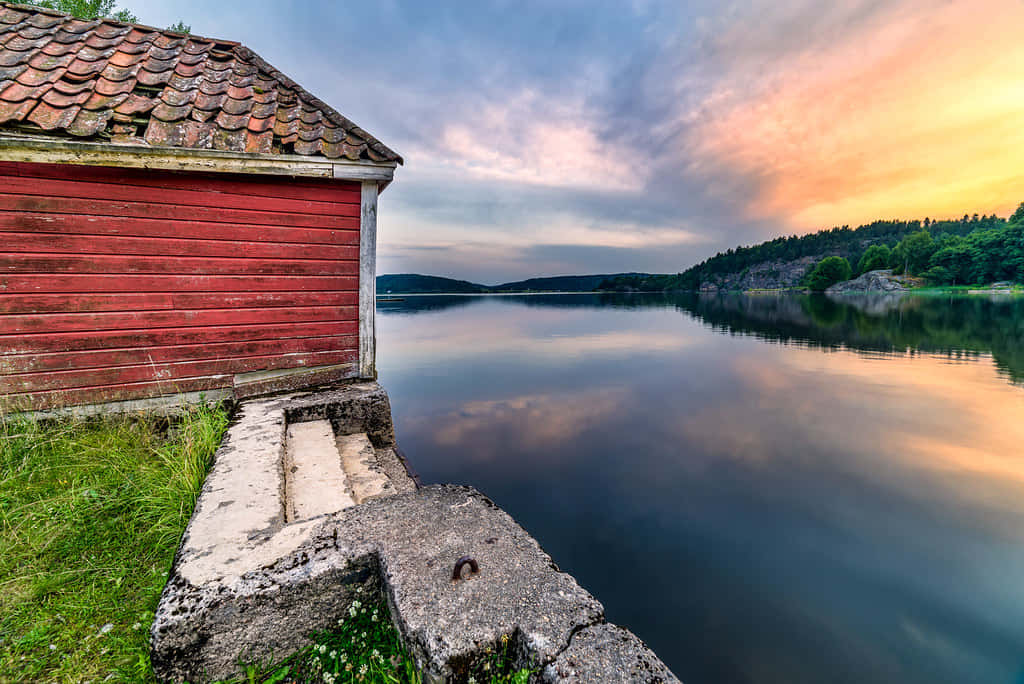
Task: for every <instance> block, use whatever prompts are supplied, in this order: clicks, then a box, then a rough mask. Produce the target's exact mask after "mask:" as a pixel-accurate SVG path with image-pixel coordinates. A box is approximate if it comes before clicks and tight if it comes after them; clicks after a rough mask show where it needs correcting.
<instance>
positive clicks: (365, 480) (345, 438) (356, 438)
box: [335, 432, 398, 504]
mask: <svg viewBox="0 0 1024 684" xmlns="http://www.w3.org/2000/svg"><path fill="white" fill-rule="evenodd" d="M335 443H336V444H337V452H338V453H339V454H340V455H341V467H342V468H343V469H344V471H345V477H346V480H347V482H348V486H349V487H350V488H351V490H352V498H353V499H355V502H356V503H357V504H361V503H363V502H365V501H369V500H370V499H379V498H382V497H385V496H394V495H395V494H397V493H398V492H397V490H396V489H395V486H394V485H393V484H392V483H391V480H390V479H389V478H388V476H387V473H385V472H384V469H383V468H382V467H381V465H380V463H379V462H378V460H377V452H376V450H375V449H374V448H373V444H371V443H370V439H369V438H368V437H367V436H366V433H365V432H360V433H357V434H354V435H338V437H337V439H336V442H335Z"/></svg>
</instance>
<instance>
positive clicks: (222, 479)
mask: <svg viewBox="0 0 1024 684" xmlns="http://www.w3.org/2000/svg"><path fill="white" fill-rule="evenodd" d="M325 400H326V401H336V402H347V403H348V404H357V403H359V402H362V401H366V402H367V403H368V404H370V406H369V407H367V406H364V407H362V408H360V407H356V406H352V405H349V406H329V407H318V406H317V405H316V404H315V397H312V398H311V397H309V396H304V397H294V396H292V397H280V398H276V399H268V400H262V401H254V402H249V403H247V404H246V405H244V406H243V414H242V419H241V420H240V421H239V422H238V423H237V424H236V425H234V426H233V427H232V428H231V430H230V431H229V434H228V438H227V440H226V441H225V443H224V444H223V445H222V446H221V448H220V449H219V450H218V453H217V456H216V461H215V464H214V466H213V470H212V471H211V474H210V476H209V477H208V478H207V483H206V485H205V486H204V490H203V493H202V495H201V497H200V501H199V505H198V506H197V509H196V513H195V515H194V516H193V519H192V521H191V522H190V523H189V527H188V530H187V532H186V535H185V538H184V540H183V543H182V547H181V549H180V550H179V553H178V556H177V558H176V560H175V563H174V567H173V569H172V573H171V577H170V580H169V581H168V584H167V587H166V588H165V589H164V593H163V595H162V597H161V601H160V605H159V607H158V608H157V614H156V616H155V619H154V622H153V626H152V628H151V637H152V654H151V656H152V663H153V668H154V671H155V673H156V674H157V676H158V677H160V678H162V679H171V680H176V681H182V680H189V681H193V682H200V681H208V680H211V679H215V678H222V677H227V676H230V675H232V674H235V673H236V672H237V671H238V662H239V660H240V659H241V660H244V661H249V662H252V661H256V660H262V661H266V660H268V659H271V658H273V657H283V656H284V655H287V654H288V653H290V652H293V651H294V650H297V649H298V648H301V647H302V646H304V645H306V643H307V635H308V634H310V633H311V632H313V631H316V630H321V629H326V628H328V627H330V626H331V625H333V624H335V623H336V621H337V619H338V618H340V617H342V616H343V615H344V614H345V612H346V611H347V609H348V607H349V606H350V604H351V602H352V600H353V599H354V598H355V596H356V594H355V590H356V588H357V587H363V589H364V590H365V591H370V592H381V593H382V594H383V595H384V596H385V597H386V598H387V600H388V602H389V604H390V607H391V612H392V616H393V618H394V620H395V622H396V626H397V627H398V629H399V632H400V634H401V635H402V638H403V640H404V642H405V643H406V645H407V646H408V647H409V649H410V651H411V652H412V653H413V655H414V656H415V657H416V659H417V662H418V664H419V665H420V666H421V667H422V668H423V669H424V671H425V673H426V675H427V681H438V680H445V679H448V680H453V681H461V680H463V679H464V677H465V674H466V672H467V671H468V669H469V667H470V665H471V663H472V662H473V661H474V660H475V659H476V658H479V657H481V655H482V652H483V650H484V649H485V648H487V647H489V646H495V645H497V644H498V643H499V642H500V641H501V638H502V636H503V635H508V636H509V637H510V638H511V644H512V646H513V648H512V655H513V657H514V659H515V664H516V666H517V667H520V666H529V667H543V666H545V665H549V664H553V665H552V666H553V667H555V668H556V669H554V670H552V672H554V673H556V674H557V673H558V672H559V671H560V670H558V669H557V668H558V667H559V666H560V664H562V663H563V659H564V657H565V654H573V655H572V657H573V658H574V660H573V661H572V663H573V664H570V665H567V667H569V668H570V670H571V671H573V672H577V671H579V672H592V671H594V670H585V669H580V668H581V666H580V665H578V664H577V663H578V662H582V663H586V662H589V661H587V658H588V656H587V653H589V652H590V651H593V653H594V658H604V659H605V661H607V662H609V663H612V664H613V666H614V667H619V668H620V669H621V668H625V665H624V664H623V663H626V662H627V661H629V659H630V658H634V657H640V656H641V655H643V654H646V655H643V659H642V660H643V662H644V663H655V664H657V663H659V661H657V658H656V657H655V656H654V655H653V654H652V653H650V652H649V651H647V650H646V649H645V648H644V647H643V645H642V644H640V642H639V640H635V638H634V640H633V641H630V640H628V639H627V640H614V641H613V640H610V639H603V640H600V639H599V640H595V641H594V644H590V641H588V640H587V638H586V637H585V638H584V640H582V641H577V639H578V638H579V636H580V635H581V634H582V635H587V634H589V632H588V631H587V630H588V629H591V628H593V627H595V626H598V625H602V624H603V623H604V617H603V613H604V611H603V608H602V606H601V604H600V603H599V602H598V601H597V600H596V599H595V598H594V597H593V596H591V595H590V594H589V593H587V592H586V591H585V590H584V589H583V588H581V587H580V586H579V585H578V584H577V583H576V581H575V579H573V577H572V576H570V575H568V574H566V573H563V572H561V571H559V569H558V567H557V566H556V565H555V564H554V563H553V562H552V560H551V558H550V557H549V556H548V555H547V554H546V553H544V552H543V551H542V550H541V548H540V546H539V545H538V544H537V542H536V541H535V540H534V539H533V538H532V537H530V535H529V534H527V533H526V531H525V530H523V528H522V527H520V526H519V525H518V524H517V523H516V522H515V521H514V520H513V519H512V518H511V517H510V516H509V515H508V514H507V513H505V512H504V511H502V510H501V509H499V508H498V507H497V506H495V505H494V503H492V502H491V501H490V500H489V499H487V498H486V497H485V496H483V495H482V494H480V493H479V492H477V491H476V490H474V489H472V488H469V487H457V486H452V485H436V486H431V487H426V488H423V489H418V490H416V489H411V490H408V491H405V492H403V493H399V494H396V495H393V496H388V497H384V498H371V499H370V500H368V501H367V502H365V503H363V504H361V505H356V506H353V507H350V508H347V509H344V510H341V511H338V512H335V513H331V514H328V515H321V516H319V517H316V518H313V519H310V520H304V521H298V522H294V523H290V524H286V523H285V522H284V514H283V511H284V504H283V503H282V500H283V497H282V490H283V489H284V484H283V481H284V473H283V468H282V467H275V465H274V464H275V463H277V464H281V463H283V460H282V451H283V449H284V445H283V440H284V434H285V433H286V430H287V427H286V425H285V416H288V415H291V416H292V419H305V420H307V421H312V420H321V421H322V420H327V419H329V420H331V422H332V424H333V425H334V429H335V430H339V428H340V429H341V430H345V431H347V432H340V431H339V432H338V434H339V435H344V434H351V433H358V432H367V433H368V434H370V435H371V436H370V438H369V439H370V440H374V439H376V443H375V444H374V445H373V447H370V446H369V444H368V442H367V439H366V438H363V444H362V445H361V446H360V448H359V453H360V454H361V456H362V458H370V454H371V453H376V454H383V455H390V456H391V457H393V458H394V462H393V463H392V464H391V465H390V466H388V467H386V468H385V470H389V469H394V468H395V467H396V465H398V464H397V457H395V452H394V449H393V432H392V430H391V428H390V421H388V424H387V425H383V424H381V423H380V422H379V421H378V419H379V417H380V412H381V411H382V410H385V409H386V410H387V411H388V413H387V415H388V416H390V408H389V407H388V405H387V396H386V395H385V394H383V391H381V390H380V389H379V388H378V387H377V386H376V385H365V386H362V387H361V388H359V389H354V388H346V389H345V390H344V391H340V392H334V393H331V394H330V397H329V398H325ZM374 407H375V408H374ZM382 407H383V408H382ZM289 412H291V413H289ZM291 427H294V424H293V425H292V426H291ZM310 429H312V430H319V432H320V433H323V432H324V430H325V428H323V426H318V427H316V428H310ZM324 437H326V435H325V434H319V438H320V440H321V441H322V440H323V438H324ZM389 440H391V442H390V443H389ZM352 441H353V443H356V442H359V440H352ZM374 447H375V448H374ZM410 486H411V480H408V481H407V482H406V483H404V484H401V488H402V489H407V488H408V487H410ZM396 489H397V487H396ZM249 499H255V500H253V501H250V500H249ZM464 555H469V556H472V557H473V558H474V559H475V560H476V561H477V562H478V564H479V567H480V572H479V573H478V574H475V575H470V576H468V577H467V578H466V579H463V580H459V581H453V580H452V579H451V576H452V569H453V567H454V564H455V561H456V560H457V559H458V558H460V557H461V556H464ZM587 649H590V650H589V651H588V650H587ZM599 662H604V661H599ZM651 667H652V668H653V669H652V670H651V672H654V673H658V672H661V670H658V669H657V668H656V667H654V665H651ZM661 668H662V669H664V666H663V665H661ZM622 671H623V672H625V671H626V670H625V669H622ZM665 671H666V672H667V670H665ZM659 676H660V675H659ZM598 679H599V680H600V681H604V680H603V679H602V678H598ZM578 681H583V680H578ZM648 681H664V680H659V679H649V680H648Z"/></svg>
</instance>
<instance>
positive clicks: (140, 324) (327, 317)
mask: <svg viewBox="0 0 1024 684" xmlns="http://www.w3.org/2000/svg"><path fill="white" fill-rule="evenodd" d="M357 314H358V311H357V307H351V306H305V307H296V308H290V307H274V308H267V309H196V310H191V311H190V310H187V309H186V310H171V311H111V312H85V313H50V314H8V315H4V316H0V333H2V334H5V335H10V334H17V333H20V334H34V333H36V334H37V333H58V332H76V331H99V330H132V329H141V328H147V329H154V328H182V327H210V326H220V325H256V324H262V323H306V322H323V321H345V320H354V319H355V316H356V315H357Z"/></svg>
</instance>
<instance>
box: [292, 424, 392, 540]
mask: <svg viewBox="0 0 1024 684" xmlns="http://www.w3.org/2000/svg"><path fill="white" fill-rule="evenodd" d="M363 438H364V439H365V438H366V435H365V434H364V435H363ZM367 444H369V440H367ZM371 448H372V447H371ZM284 475H285V478H284V481H285V520H286V521H287V522H294V521H297V520H306V519H309V518H315V517H316V516H318V515H325V514H327V513H337V512H338V511H343V510H345V509H346V508H351V507H352V506H355V505H356V503H357V501H356V500H355V499H353V497H352V495H351V493H350V491H349V487H348V485H347V482H346V479H347V478H346V477H345V470H344V469H343V468H342V464H341V458H340V457H339V455H338V446H337V444H336V442H335V437H334V428H332V427H331V421H329V420H313V421H310V422H308V423H292V424H291V425H289V426H288V435H287V438H286V439H285V456H284Z"/></svg>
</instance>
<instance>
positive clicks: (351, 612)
mask: <svg viewBox="0 0 1024 684" xmlns="http://www.w3.org/2000/svg"><path fill="white" fill-rule="evenodd" d="M348 614H349V617H355V616H356V615H358V614H359V611H358V610H357V609H356V607H355V606H349V607H348Z"/></svg>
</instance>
